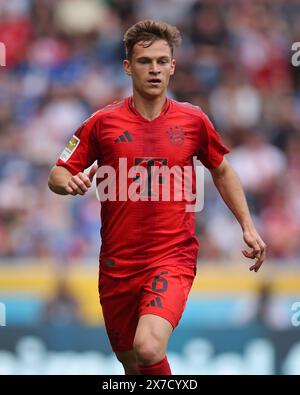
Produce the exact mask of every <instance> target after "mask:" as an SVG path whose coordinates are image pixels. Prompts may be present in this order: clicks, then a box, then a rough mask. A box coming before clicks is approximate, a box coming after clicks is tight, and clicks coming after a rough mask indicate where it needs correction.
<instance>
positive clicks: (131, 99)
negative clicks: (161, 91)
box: [127, 96, 171, 122]
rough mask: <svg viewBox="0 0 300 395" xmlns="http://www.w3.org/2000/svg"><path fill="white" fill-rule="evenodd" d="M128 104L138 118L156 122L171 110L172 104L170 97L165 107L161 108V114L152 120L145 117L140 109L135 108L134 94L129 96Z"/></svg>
mask: <svg viewBox="0 0 300 395" xmlns="http://www.w3.org/2000/svg"><path fill="white" fill-rule="evenodd" d="M127 106H128V109H129V111H130V112H132V113H133V114H134V115H136V116H137V117H138V118H140V119H141V120H143V121H144V122H154V121H157V120H158V119H160V118H162V117H164V116H165V115H166V114H167V112H168V111H169V109H170V106H171V100H170V99H169V98H168V97H167V98H166V102H165V105H164V107H163V109H162V110H161V113H160V114H159V116H158V117H156V118H154V119H152V121H149V120H148V119H146V118H144V117H143V116H142V115H141V114H140V113H139V112H138V110H137V109H136V108H135V106H134V103H133V96H130V97H128V98H127Z"/></svg>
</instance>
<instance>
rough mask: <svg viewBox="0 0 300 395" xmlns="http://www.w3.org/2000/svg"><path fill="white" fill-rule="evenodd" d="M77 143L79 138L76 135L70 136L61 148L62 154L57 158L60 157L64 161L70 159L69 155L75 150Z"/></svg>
mask: <svg viewBox="0 0 300 395" xmlns="http://www.w3.org/2000/svg"><path fill="white" fill-rule="evenodd" d="M79 143H80V140H79V138H78V137H76V136H75V135H74V136H72V137H71V139H70V141H69V142H68V144H67V145H66V147H65V149H64V150H63V152H62V154H61V155H60V158H59V159H61V160H62V161H64V162H66V161H67V160H68V159H70V157H71V155H72V154H73V152H74V151H75V150H76V148H77V146H78V144H79Z"/></svg>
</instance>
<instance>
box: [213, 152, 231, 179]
mask: <svg viewBox="0 0 300 395" xmlns="http://www.w3.org/2000/svg"><path fill="white" fill-rule="evenodd" d="M230 169H232V167H231V165H230V163H229V162H228V160H227V159H226V158H225V156H224V157H223V160H222V162H221V163H220V164H219V166H218V167H216V168H215V169H210V173H211V175H212V177H213V178H218V177H222V176H223V175H224V174H225V173H226V171H228V170H230Z"/></svg>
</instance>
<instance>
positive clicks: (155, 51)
mask: <svg viewBox="0 0 300 395" xmlns="http://www.w3.org/2000/svg"><path fill="white" fill-rule="evenodd" d="M141 44H142V43H136V44H134V47H133V51H132V56H133V58H140V57H142V56H145V57H149V58H159V57H161V56H170V57H171V48H170V47H169V44H168V43H167V41H165V40H157V41H154V42H153V43H152V44H151V45H150V46H149V47H147V48H145V47H143V46H142V45H141Z"/></svg>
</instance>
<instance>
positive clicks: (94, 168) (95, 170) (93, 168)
mask: <svg viewBox="0 0 300 395" xmlns="http://www.w3.org/2000/svg"><path fill="white" fill-rule="evenodd" d="M98 167H99V166H98V165H97V163H95V164H94V165H93V166H92V168H91V170H90V171H89V179H90V181H91V182H92V181H93V178H94V175H95V174H96V173H97V170H98Z"/></svg>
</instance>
